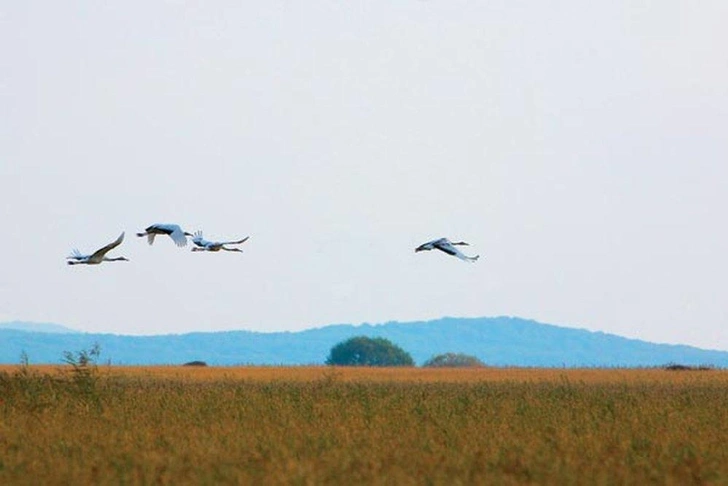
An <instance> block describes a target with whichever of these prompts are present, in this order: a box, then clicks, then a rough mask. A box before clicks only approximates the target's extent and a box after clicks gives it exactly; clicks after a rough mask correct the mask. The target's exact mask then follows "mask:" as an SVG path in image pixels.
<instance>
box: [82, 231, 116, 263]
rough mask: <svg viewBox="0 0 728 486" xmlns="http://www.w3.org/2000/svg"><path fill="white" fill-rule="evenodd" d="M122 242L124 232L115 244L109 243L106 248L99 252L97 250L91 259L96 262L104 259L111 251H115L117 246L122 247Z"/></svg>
mask: <svg viewBox="0 0 728 486" xmlns="http://www.w3.org/2000/svg"><path fill="white" fill-rule="evenodd" d="M122 241H124V232H123V231H122V233H121V234H120V235H119V237H118V238H117V239H116V240H114V241H113V242H111V243H109V244H108V245H106V246H105V247H103V248H99V249H98V250H96V251H95V252H93V253H92V254H91V256H90V258H89V259H90V260H95V259H98V258H103V257H104V255H106V254H107V253H108V252H109V251H110V250H113V249H114V248H116V247H117V246H119V245H121V242H122Z"/></svg>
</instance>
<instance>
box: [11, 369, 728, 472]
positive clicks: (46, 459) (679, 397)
mask: <svg viewBox="0 0 728 486" xmlns="http://www.w3.org/2000/svg"><path fill="white" fill-rule="evenodd" d="M727 384H728V372H725V371H718V370H713V371H705V372H697V371H685V372H668V371H664V370H536V369H533V370H528V369H527V370H524V369H504V370H501V369H484V370H421V369H362V368H354V369H350V368H325V367H320V368H319V367H312V368H194V369H193V368H180V367H155V368H107V367H101V368H99V370H98V371H97V372H96V373H95V374H93V375H92V376H90V378H88V379H87V378H85V377H81V378H78V377H76V376H75V375H73V374H72V373H68V371H67V369H66V370H64V369H60V368H57V367H52V368H48V369H39V368H34V367H24V368H21V369H14V370H12V369H11V370H5V371H2V372H0V484H69V483H80V484H150V483H155V484H342V483H349V484H363V483H366V484H525V483H537V484H614V483H618V484H630V483H631V484H644V483H650V482H651V483H659V484H708V483H713V484H720V483H728V451H727V450H726V448H725V444H726V443H727V441H728V387H727V386H726V385H727Z"/></svg>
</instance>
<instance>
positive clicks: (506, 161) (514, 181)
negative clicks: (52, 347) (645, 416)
mask: <svg viewBox="0 0 728 486" xmlns="http://www.w3.org/2000/svg"><path fill="white" fill-rule="evenodd" d="M726 19H728V2H725V1H724V0H716V1H708V0H706V1H701V2H684V1H675V0H662V1H643V2H635V1H631V0H629V1H627V0H624V1H622V0H620V1H612V2H597V3H594V2H582V1H576V0H575V1H554V2H518V1H511V0H500V1H454V0H447V1H444V0H429V1H414V0H403V1H396V2H392V1H376V0H375V1H369V0H367V1H354V2H348V1H347V2H334V1H328V2H324V1H313V2H291V1H280V0H271V1H266V2H253V1H243V2H232V1H224V2H223V1H221V2H186V1H182V0H180V1H168V2H161V1H141V0H137V1H129V2H98V1H79V2H52V1H43V2H39V1H23V2H10V1H3V2H0V197H1V198H2V205H1V206H0V222H1V223H2V229H3V236H2V238H0V255H2V264H0V321H11V320H23V321H40V322H54V323H58V324H63V325H66V326H69V327H73V328H76V329H79V330H84V331H88V332H113V333H121V334H156V333H169V332H189V331H216V330H228V329H245V330H255V331H278V330H298V329H304V328H309V327H314V326H321V325H326V324H333V323H355V324H356V323H361V322H370V323H378V322H385V321H389V320H402V321H407V320H421V319H433V318H438V317H441V316H498V315H511V316H519V317H524V318H531V319H535V320H538V321H541V322H547V323H553V324H560V325H566V326H572V327H580V328H587V329H591V330H599V331H604V332H610V333H616V334H620V335H623V336H627V337H636V338H641V339H647V340H651V341H657V342H670V343H685V344H692V345H697V346H701V347H707V348H716V349H726V350H728V311H727V310H726V309H727V307H726V305H725V302H728V295H727V294H728V285H727V284H728V282H727V278H726V275H727V274H728V254H727V253H728V252H727V250H728V228H727V227H726V218H725V208H726V207H728V191H726V181H728V164H727V162H728V136H727V133H728V51H727V50H726V48H725V46H728V30H726V28H725V25H726ZM155 222H175V223H178V224H180V225H182V226H183V227H184V228H185V229H186V230H188V231H194V230H197V229H202V230H204V231H205V235H206V236H207V237H209V238H210V239H226V238H237V237H241V236H246V235H250V236H251V238H250V240H249V241H248V242H247V243H246V244H245V246H244V249H245V253H243V254H237V253H222V254H205V253H191V252H190V251H189V247H188V248H187V249H184V250H181V249H178V248H177V247H175V246H174V245H173V244H172V242H171V241H170V240H168V239H163V240H159V241H158V242H157V243H155V245H154V246H153V247H149V246H148V245H147V244H146V242H144V241H143V240H142V239H140V238H137V237H136V236H134V233H135V232H137V231H140V230H142V229H143V228H144V227H146V226H147V225H149V224H151V223H155ZM121 231H126V234H127V239H126V241H125V242H124V244H123V245H122V246H121V247H119V248H118V250H117V251H115V252H114V253H113V255H124V256H126V257H128V258H130V259H131V261H130V262H118V263H107V264H103V265H100V266H89V267H86V266H75V267H69V266H67V265H66V261H65V257H66V256H67V255H68V254H69V252H70V250H71V248H73V247H78V248H79V249H80V250H82V251H93V250H95V249H97V248H98V247H100V246H103V245H104V244H106V243H108V242H110V241H112V240H113V239H114V238H116V236H117V235H118V234H119V233H120V232H121ZM440 236H447V237H450V238H452V239H462V240H465V241H468V242H470V243H471V246H470V247H465V250H466V253H468V254H475V253H479V254H480V255H481V259H480V261H478V262H477V263H476V264H473V265H470V264H468V263H465V262H461V261H459V260H456V259H454V258H449V257H447V256H446V255H443V254H435V253H433V252H430V253H424V254H423V253H420V254H415V253H414V251H413V250H414V248H415V247H416V246H417V245H419V244H420V243H422V242H424V241H427V240H429V239H432V238H436V237H440Z"/></svg>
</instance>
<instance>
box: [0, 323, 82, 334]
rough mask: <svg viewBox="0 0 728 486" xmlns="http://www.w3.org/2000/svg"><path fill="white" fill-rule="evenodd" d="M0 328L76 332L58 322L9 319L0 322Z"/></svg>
mask: <svg viewBox="0 0 728 486" xmlns="http://www.w3.org/2000/svg"><path fill="white" fill-rule="evenodd" d="M1 329H14V330H16V331H26V332H45V333H52V334H56V333H60V334H67V333H74V332H75V333H77V332H78V331H76V330H75V329H71V328H70V327H66V326H61V325H60V324H51V323H48V322H21V321H10V322H0V330H1Z"/></svg>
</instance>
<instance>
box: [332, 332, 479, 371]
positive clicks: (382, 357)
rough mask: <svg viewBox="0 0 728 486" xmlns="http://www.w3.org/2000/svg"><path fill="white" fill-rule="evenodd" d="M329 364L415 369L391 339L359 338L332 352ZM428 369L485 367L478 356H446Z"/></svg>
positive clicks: (430, 361)
mask: <svg viewBox="0 0 728 486" xmlns="http://www.w3.org/2000/svg"><path fill="white" fill-rule="evenodd" d="M326 364H327V365H330V366H414V365H415V362H414V360H413V359H412V356H411V355H410V354H409V353H408V352H407V351H405V350H404V349H402V348H401V347H399V346H397V345H396V344H394V343H393V342H392V341H390V340H389V339H385V338H381V337H377V338H370V337H366V336H356V337H352V338H349V339H347V340H346V341H342V342H340V343H339V344H337V345H335V346H334V347H333V348H331V352H330V353H329V356H328V358H326ZM423 366H425V367H435V368H444V367H450V368H458V367H473V366H485V365H484V364H483V362H482V361H480V360H479V359H478V358H476V357H475V356H470V355H467V354H462V353H444V354H439V355H436V356H433V357H432V358H430V359H428V360H427V361H425V363H424V364H423Z"/></svg>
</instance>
